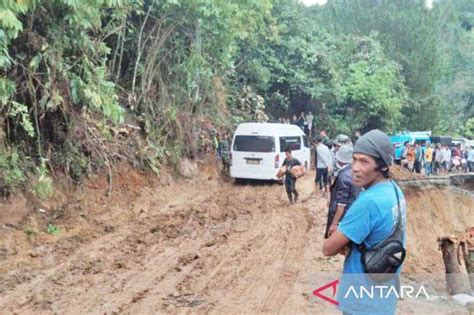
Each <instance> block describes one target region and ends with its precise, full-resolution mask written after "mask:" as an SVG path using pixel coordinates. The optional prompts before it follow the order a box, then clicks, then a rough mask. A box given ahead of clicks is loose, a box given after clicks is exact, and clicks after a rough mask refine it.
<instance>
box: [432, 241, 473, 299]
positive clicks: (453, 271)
mask: <svg viewBox="0 0 474 315" xmlns="http://www.w3.org/2000/svg"><path fill="white" fill-rule="evenodd" d="M438 244H439V248H440V249H441V251H442V252H443V260H444V265H445V267H446V289H447V291H448V294H449V295H456V294H460V293H468V292H469V285H468V284H467V279H466V278H467V277H466V274H464V273H463V272H462V271H461V265H460V263H459V260H458V255H457V248H458V244H459V241H458V239H457V238H456V237H451V236H443V237H440V238H438Z"/></svg>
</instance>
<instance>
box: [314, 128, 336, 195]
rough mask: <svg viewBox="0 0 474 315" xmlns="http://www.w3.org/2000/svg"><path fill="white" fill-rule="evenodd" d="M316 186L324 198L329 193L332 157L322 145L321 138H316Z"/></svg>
mask: <svg viewBox="0 0 474 315" xmlns="http://www.w3.org/2000/svg"><path fill="white" fill-rule="evenodd" d="M315 162H316V163H315V164H316V180H315V182H316V185H317V186H318V185H319V192H321V191H323V188H324V194H323V196H325V195H326V194H327V193H328V192H329V172H330V171H332V155H331V151H330V150H329V148H328V147H327V146H326V145H324V144H323V137H321V136H319V137H317V138H316V161H315Z"/></svg>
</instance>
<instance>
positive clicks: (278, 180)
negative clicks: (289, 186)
mask: <svg viewBox="0 0 474 315" xmlns="http://www.w3.org/2000/svg"><path fill="white" fill-rule="evenodd" d="M275 182H276V183H277V184H278V185H280V186H281V185H283V179H277V180H276V181H275Z"/></svg>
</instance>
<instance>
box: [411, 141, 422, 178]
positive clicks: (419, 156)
mask: <svg viewBox="0 0 474 315" xmlns="http://www.w3.org/2000/svg"><path fill="white" fill-rule="evenodd" d="M423 158H424V155H423V150H422V149H421V147H420V145H419V144H418V143H415V163H414V166H413V171H414V172H415V173H417V174H420V173H421V166H422V165H423Z"/></svg>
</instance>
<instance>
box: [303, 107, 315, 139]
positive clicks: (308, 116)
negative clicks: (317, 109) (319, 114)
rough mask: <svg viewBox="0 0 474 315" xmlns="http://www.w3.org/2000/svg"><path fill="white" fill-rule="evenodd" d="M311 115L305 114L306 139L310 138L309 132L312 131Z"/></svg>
mask: <svg viewBox="0 0 474 315" xmlns="http://www.w3.org/2000/svg"><path fill="white" fill-rule="evenodd" d="M313 118H314V117H313V114H311V112H308V114H306V117H305V119H306V124H307V127H308V137H311V130H312V129H313Z"/></svg>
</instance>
